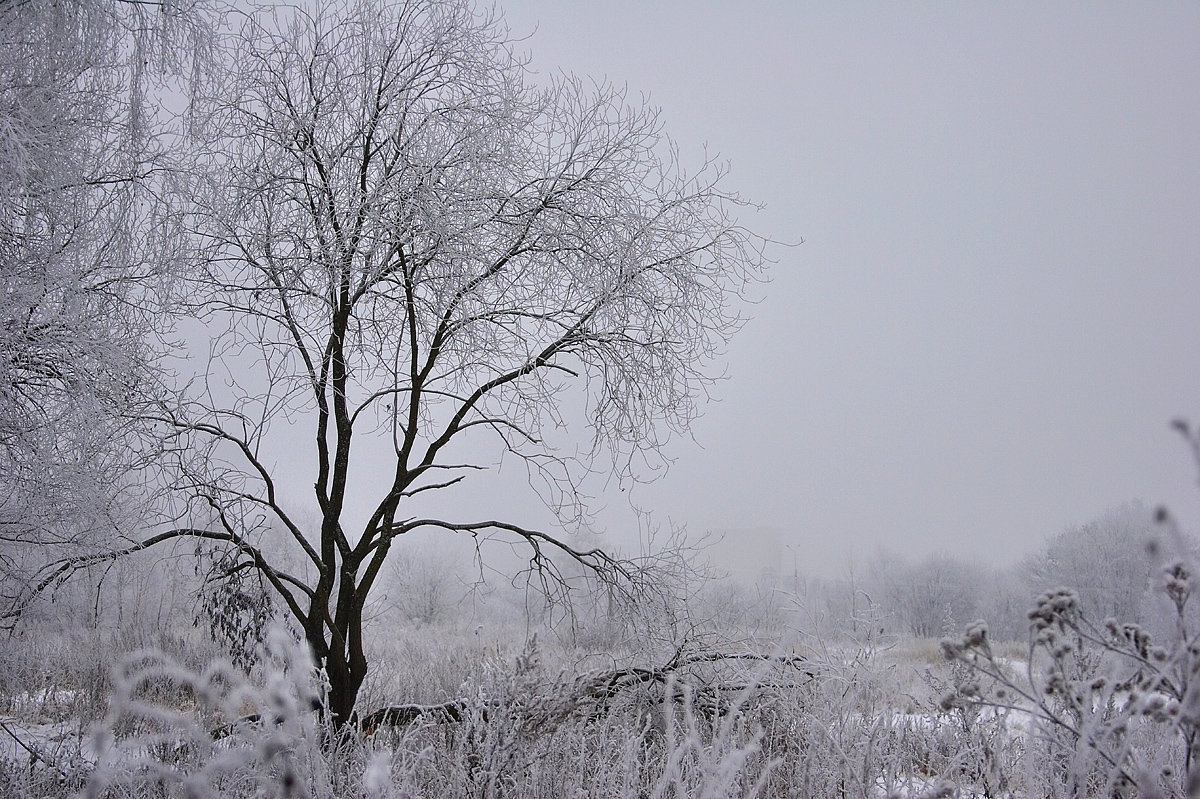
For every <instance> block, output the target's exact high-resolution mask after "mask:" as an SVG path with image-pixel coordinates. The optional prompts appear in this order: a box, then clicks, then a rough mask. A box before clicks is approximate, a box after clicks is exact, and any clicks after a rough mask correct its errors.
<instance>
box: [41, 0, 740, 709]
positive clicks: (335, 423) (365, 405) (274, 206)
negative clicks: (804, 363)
mask: <svg viewBox="0 0 1200 799" xmlns="http://www.w3.org/2000/svg"><path fill="white" fill-rule="evenodd" d="M513 48H514V45H513V44H512V43H511V42H510V41H509V39H508V34H507V30H506V29H505V27H504V26H503V24H502V23H501V22H500V21H499V20H498V19H497V18H495V17H493V16H491V15H490V14H489V13H487V12H483V11H480V10H477V9H476V8H475V6H474V5H473V4H471V3H468V2H464V1H460V0H448V1H445V2H408V3H400V4H392V3H383V2H370V1H366V2H358V3H353V4H345V5H342V4H339V5H336V6H332V7H330V8H329V9H327V10H323V11H320V12H312V13H310V12H308V11H305V10H303V9H299V10H296V9H292V10H278V9H277V10H268V11H264V12H259V13H252V14H250V15H249V16H247V17H245V18H244V22H243V24H241V26H240V28H239V29H238V30H237V31H235V32H234V33H233V34H232V35H231V36H230V38H228V39H227V40H226V41H224V42H223V45H222V47H221V54H222V59H223V63H222V65H221V70H220V73H219V76H218V79H217V80H215V81H214V83H213V85H212V91H211V92H210V93H209V95H208V96H207V99H206V102H205V103H202V104H201V105H202V106H203V113H204V116H203V121H202V124H200V125H198V126H197V128H196V130H197V133H198V138H197V140H196V141H197V145H196V147H197V152H196V155H195V159H194V162H193V167H192V169H191V172H190V174H189V175H188V179H187V180H185V181H181V182H180V185H179V186H178V187H177V195H176V196H178V197H180V198H182V199H183V200H184V201H185V202H186V212H185V213H182V214H180V215H179V216H177V217H175V218H173V221H172V225H173V226H174V227H173V228H172V229H174V230H179V231H182V232H183V233H184V234H185V235H186V237H187V240H188V241H189V245H190V250H189V251H188V257H189V258H190V265H189V268H188V269H187V270H186V281H185V283H184V284H183V290H182V291H181V296H180V302H179V313H180V314H181V315H185V316H188V317H191V318H192V319H195V320H198V321H199V322H201V323H202V324H203V325H204V332H205V335H207V336H208V339H209V344H210V346H211V349H210V352H211V353H212V354H213V357H212V358H211V359H209V360H208V361H207V362H206V363H201V365H200V366H199V371H198V373H197V374H196V376H195V379H194V381H193V382H192V383H190V384H189V385H187V386H183V387H181V391H180V397H179V399H178V401H175V402H163V403H161V404H159V405H157V406H156V407H155V408H152V409H151V410H150V411H148V412H147V413H148V415H151V416H153V417H154V418H155V419H156V420H157V421H158V422H159V423H160V424H161V426H162V429H163V430H164V431H165V432H164V435H165V436H166V440H167V441H168V443H169V445H170V448H171V450H172V452H173V454H174V456H175V460H174V463H173V467H172V469H171V470H170V471H169V474H170V475H171V485H170V487H171V489H172V490H174V491H175V492H176V495H177V496H179V497H181V498H182V500H183V501H185V502H186V507H185V508H183V509H182V510H181V511H180V516H179V518H180V519H181V520H182V521H183V524H179V525H178V526H172V527H169V528H167V529H163V530H161V531H160V532H158V533H156V534H154V535H152V536H150V537H148V538H146V539H145V540H143V541H142V542H140V543H139V544H138V545H137V548H144V547H147V546H151V545H154V544H156V543H159V542H164V541H169V540H178V539H181V538H184V537H197V538H200V539H205V540H208V541H215V542H219V543H224V544H225V545H227V546H229V547H231V548H232V549H233V550H234V551H235V552H236V553H237V554H238V555H239V557H238V559H237V561H236V562H235V563H234V564H233V565H232V566H231V567H230V568H231V570H256V571H258V572H259V573H261V574H262V575H263V577H264V578H265V579H266V580H267V581H268V582H269V583H270V584H271V586H272V587H273V588H274V590H275V591H276V592H277V594H278V596H279V597H280V600H281V602H282V604H283V606H284V607H285V608H286V609H287V611H288V612H289V613H290V614H291V616H292V618H293V619H294V620H295V622H296V623H297V624H298V626H299V627H301V628H302V629H303V631H304V635H305V637H306V638H307V641H308V643H309V645H310V646H311V648H312V650H313V652H314V654H315V656H316V658H317V659H318V661H319V662H320V663H321V665H322V666H323V667H324V668H325V670H326V672H327V674H328V677H329V681H330V696H329V708H328V709H329V711H330V713H331V715H332V718H333V720H334V722H335V723H337V724H341V723H345V722H346V721H347V720H349V719H350V718H351V714H352V712H353V710H354V706H355V702H356V697H357V694H358V690H359V687H360V686H361V685H362V682H363V679H364V677H365V675H366V673H367V668H368V664H367V661H366V656H365V654H364V651H363V637H362V627H363V611H364V606H365V604H366V602H367V598H368V595H369V594H370V592H371V589H372V587H373V586H374V585H375V583H376V581H377V579H378V577H379V575H380V571H381V569H382V567H383V565H384V563H385V561H386V560H387V557H388V553H389V550H390V548H391V546H392V542H393V541H395V539H396V538H397V537H398V536H402V535H404V534H406V533H408V532H410V531H413V530H417V529H422V528H424V529H427V530H436V531H442V532H443V533H445V534H447V535H453V534H466V535H470V536H474V537H476V538H477V539H478V538H480V537H486V536H495V535H500V536H508V537H509V538H511V539H512V540H513V541H514V543H516V544H519V545H522V546H524V547H525V548H526V551H527V553H528V556H529V570H530V573H531V575H533V577H534V579H536V580H538V581H539V583H538V584H539V586H540V587H541V588H543V589H544V590H546V591H550V592H554V591H556V590H560V589H561V588H562V587H563V581H562V579H563V572H560V571H559V570H558V567H557V566H556V565H555V562H554V559H553V558H552V555H557V556H562V557H564V558H566V559H567V560H568V561H574V562H575V563H576V564H579V565H582V566H583V567H585V568H586V570H588V571H589V572H590V573H592V574H593V575H595V576H597V577H599V578H600V579H601V580H603V581H607V582H609V583H620V582H621V581H623V580H625V579H626V578H628V577H629V576H630V574H629V572H628V570H627V567H626V565H625V564H623V563H621V562H619V561H617V560H615V559H614V558H612V557H610V556H609V555H608V554H606V553H605V552H603V551H601V550H598V549H594V548H586V547H585V548H575V547H573V546H571V545H570V544H569V543H568V540H567V539H566V538H565V537H564V536H563V535H561V534H552V533H548V532H545V531H543V530H539V529H530V528H528V527H525V526H521V525H519V524H516V523H513V522H511V521H506V520H497V519H489V518H485V519H471V518H466V519H460V518H431V517H426V516H421V515H419V514H413V512H412V511H410V510H409V508H410V507H414V501H415V500H414V498H415V497H417V496H418V495H420V494H423V493H425V492H431V491H439V492H445V491H451V490H469V484H470V483H471V481H472V480H475V479H477V478H478V477H479V474H478V473H479V472H480V471H481V470H486V469H487V468H488V467H490V465H491V464H492V463H493V462H494V458H495V455H496V454H497V453H499V452H504V453H507V455H508V456H509V457H515V458H518V459H521V460H522V461H523V462H524V463H525V464H526V465H527V466H528V467H529V470H530V476H531V483H532V484H533V485H535V486H537V487H538V488H540V494H541V497H542V499H543V500H544V501H545V502H546V504H547V505H548V506H549V507H550V508H551V509H552V510H554V511H555V512H557V513H558V514H559V518H560V520H561V522H562V523H563V525H564V526H569V525H572V524H577V523H579V522H580V520H581V519H582V518H583V513H584V511H583V507H584V503H583V502H582V500H583V497H582V495H581V493H580V491H579V486H580V482H579V481H580V480H581V479H582V478H583V477H584V476H585V475H586V474H587V473H588V472H589V471H591V470H594V469H596V468H605V469H611V470H612V471H613V472H614V473H615V474H616V475H617V477H618V478H619V479H635V478H636V477H637V476H638V475H639V474H640V473H641V465H642V464H644V463H645V461H646V460H647V459H653V458H654V456H655V454H656V453H657V452H658V450H659V448H660V447H661V446H662V444H663V443H664V442H665V441H666V440H667V439H668V437H669V436H670V435H671V434H672V433H673V432H678V431H681V430H684V429H686V428H687V426H688V424H689V422H690V421H691V419H692V418H693V417H694V416H695V414H696V412H697V400H698V398H699V397H701V396H703V392H704V390H705V388H706V387H707V386H708V385H709V383H710V382H711V380H712V379H713V373H712V370H711V365H710V364H711V361H710V359H711V357H712V356H713V355H714V354H715V353H716V352H717V351H718V350H719V348H720V347H721V346H722V345H723V344H724V342H725V341H726V339H727V337H728V336H729V335H730V334H731V333H732V331H733V330H734V329H735V328H736V327H737V324H738V317H737V314H736V310H735V309H733V308H732V307H731V302H732V301H733V300H734V299H736V298H737V297H738V296H739V295H740V294H741V293H742V292H743V291H744V289H745V287H746V286H747V285H748V283H749V282H751V281H753V280H755V279H756V278H757V277H758V275H759V273H760V270H761V268H762V264H763V259H762V254H761V244H762V242H761V241H760V240H758V239H756V238H755V237H753V236H752V235H750V234H749V233H748V232H747V231H746V230H744V229H743V228H742V227H740V226H739V225H738V224H737V223H736V221H734V219H733V218H732V217H731V213H732V210H733V209H734V208H735V207H736V206H738V205H739V200H738V198H737V197H736V196H734V195H732V194H730V193H728V192H727V191H725V190H724V189H723V188H722V186H721V183H720V179H721V170H720V169H719V168H716V167H714V166H713V165H712V164H705V165H703V166H702V167H701V168H700V170H699V171H698V172H696V173H694V174H688V173H686V172H685V171H684V170H683V168H682V167H681V166H680V165H679V164H678V163H677V161H676V152H675V149H674V147H673V145H672V144H671V142H670V141H669V140H668V139H667V138H666V137H665V136H664V135H663V133H662V130H661V126H660V122H659V119H658V115H657V113H656V111H655V110H654V109H652V108H649V107H646V106H644V105H641V104H636V103H631V102H630V101H629V100H628V99H627V97H626V96H625V94H624V92H622V91H620V90H617V89H614V88H612V87H608V86H603V85H601V86H595V85H589V84H586V83H585V82H583V81H580V80H577V79H574V78H570V77H557V78H554V79H552V80H549V81H548V82H547V84H546V85H543V86H538V85H535V84H533V83H532V82H531V76H530V75H529V73H528V72H527V70H526V68H525V65H524V63H523V62H522V60H521V59H520V58H519V57H518V56H517V55H516V54H515V53H514V49H513ZM572 392H573V393H572ZM572 397H573V398H574V399H569V398H572ZM579 406H583V416H582V418H583V419H584V420H585V421H584V423H585V424H586V425H587V426H588V427H589V428H590V436H589V437H588V440H587V441H586V442H585V443H583V444H582V445H578V444H575V445H572V446H571V448H570V449H569V450H567V449H561V450H560V449H557V448H556V447H555V444H554V442H553V441H552V436H551V434H552V433H554V432H555V431H557V430H559V429H560V428H562V427H564V426H566V425H567V424H568V422H569V421H570V420H571V419H574V418H576V417H575V416H574V414H576V413H577V412H578V407H579ZM568 407H570V408H571V409H572V410H571V411H570V413H568V411H567V410H566V408H568ZM467 439H471V440H472V441H473V442H474V444H473V445H472V446H471V447H464V446H463V442H464V441H465V440H467ZM296 440H303V441H306V442H308V450H307V457H308V458H309V461H308V463H307V465H306V468H302V467H300V466H298V465H297V464H296V463H295V461H296V456H295V449H294V445H292V444H291V442H294V441H296ZM489 441H490V442H491V446H492V449H490V450H487V449H481V447H486V446H487V442H489ZM281 446H282V447H283V449H280V447H281ZM289 446H290V447H292V448H290V449H289V448H288V447H289ZM481 452H483V453H485V454H480V453H481ZM298 474H299V475H302V477H301V478H298V477H297V475H298ZM381 477H382V478H383V479H380V478H381ZM301 479H302V480H303V484H305V485H307V486H312V489H313V495H312V500H315V502H314V503H313V504H315V506H316V509H317V513H316V520H315V522H313V523H306V522H305V521H304V519H305V513H306V512H307V510H306V508H305V506H304V504H303V503H299V502H296V501H295V495H296V493H298V492H295V491H293V492H290V493H286V494H285V489H287V488H288V487H289V486H287V485H286V484H285V482H284V481H288V480H291V481H295V482H299V481H300V480H301ZM368 490H372V491H375V493H374V495H373V496H369V497H368V498H367V499H366V500H365V502H366V511H365V512H364V513H362V514H361V517H362V518H361V520H360V519H359V516H357V515H356V514H355V513H354V512H353V511H354V510H355V509H356V508H351V504H352V503H353V502H354V500H353V498H352V493H353V492H354V491H362V492H364V493H365V492H366V491H368ZM310 502H311V500H310ZM357 502H358V504H359V505H362V504H363V503H364V500H362V499H361V498H360V499H358V500H357ZM352 522H353V526H352ZM268 530H275V531H279V532H280V534H281V536H282V539H283V540H282V542H278V541H277V542H275V543H274V544H273V545H271V546H267V545H265V544H264V539H263V535H264V534H265V533H266V532H267V531H268ZM80 565H86V562H85V561H79V560H76V561H74V562H64V563H60V564H58V565H56V566H55V567H53V568H56V569H66V570H69V569H72V568H76V567H78V566H80Z"/></svg>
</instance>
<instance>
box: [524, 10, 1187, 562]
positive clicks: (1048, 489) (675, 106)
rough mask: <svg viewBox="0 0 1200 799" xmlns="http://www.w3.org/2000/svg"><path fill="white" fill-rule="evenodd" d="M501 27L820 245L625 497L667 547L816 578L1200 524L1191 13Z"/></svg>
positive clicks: (607, 21)
mask: <svg viewBox="0 0 1200 799" xmlns="http://www.w3.org/2000/svg"><path fill="white" fill-rule="evenodd" d="M503 8H504V9H505V16H506V19H507V20H508V22H509V25H510V27H511V28H512V30H513V32H514V34H516V35H524V34H527V33H531V32H533V31H534V30H535V28H536V33H535V34H534V35H533V36H532V38H531V39H529V40H528V42H526V43H525V44H524V47H525V48H527V49H528V51H529V52H530V53H531V54H532V57H533V62H532V63H533V67H534V68H535V69H537V70H538V71H540V72H542V73H546V72H549V71H552V70H555V69H559V68H561V69H564V70H566V71H570V72H575V73H577V74H581V75H588V76H592V77H594V78H597V79H607V80H608V81H611V82H614V83H617V84H627V85H628V87H629V89H630V90H631V91H632V92H634V93H637V92H642V93H645V94H647V95H649V97H650V99H651V101H652V102H653V103H654V104H656V105H658V106H661V108H662V109H663V112H664V118H665V125H666V129H667V131H668V132H669V133H670V134H671V135H672V136H673V137H674V138H676V139H677V140H678V142H679V144H680V146H681V148H682V151H683V155H684V158H685V161H689V160H690V161H691V162H692V163H695V162H696V161H697V160H698V159H699V157H700V154H701V147H702V145H704V144H706V143H707V146H708V147H709V148H710V149H711V150H713V151H717V152H719V153H720V154H721V156H722V157H724V158H727V159H728V160H729V161H730V162H731V164H732V175H731V178H730V183H729V186H730V187H732V188H736V189H737V190H739V191H740V192H742V193H743V194H744V195H746V196H747V197H748V198H751V199H753V200H755V201H758V202H762V203H765V204H766V206H767V208H766V210H765V211H763V212H761V213H757V214H746V215H745V217H744V221H745V223H746V224H747V225H748V226H750V227H752V228H753V229H754V230H756V231H757V232H759V233H761V234H763V235H767V236H770V237H773V238H776V239H781V240H787V241H797V240H799V239H800V238H801V237H803V239H804V240H805V243H804V244H803V245H802V246H800V247H798V248H795V249H778V250H776V255H777V257H778V261H779V262H778V264H777V265H776V266H775V267H774V269H773V282H772V283H771V284H770V285H768V286H766V287H764V288H763V291H762V293H763V301H762V302H761V304H759V305H758V306H757V307H755V308H753V309H751V314H752V316H753V319H752V320H751V321H750V322H749V323H748V324H747V325H746V327H745V329H744V330H743V331H742V332H741V334H740V335H739V336H738V337H737V338H736V339H735V340H734V342H733V343H732V346H731V347H730V350H729V355H728V374H729V380H728V381H727V382H725V383H723V384H721V385H720V386H719V387H718V389H717V395H718V396H719V397H720V399H721V402H720V403H719V404H713V405H710V406H709V407H708V408H707V410H706V412H705V416H704V417H703V418H702V419H701V420H700V421H699V422H698V423H697V424H696V426H695V429H694V430H695V436H696V439H697V441H698V442H699V445H697V444H693V443H692V442H689V441H681V442H678V444H677V445H676V446H674V447H673V448H672V450H671V453H672V454H673V455H674V457H676V458H677V462H676V463H675V465H674V467H673V468H672V470H671V472H670V473H669V475H668V476H667V477H666V478H664V479H662V480H660V481H658V482H657V483H655V484H653V485H651V486H649V487H645V488H639V489H637V491H636V494H635V499H636V501H637V502H638V503H639V504H640V505H642V506H643V507H645V508H647V509H648V510H651V511H652V512H653V513H654V515H655V517H656V518H657V519H659V521H661V522H663V523H665V522H667V521H668V520H670V521H671V522H673V523H675V524H686V525H687V526H688V529H689V530H690V531H691V532H693V533H699V532H702V531H704V530H707V529H727V530H757V531H760V532H758V533H754V534H747V537H746V539H745V540H748V541H749V540H763V539H769V538H771V537H772V535H773V536H774V537H775V539H776V541H777V542H778V543H777V546H776V551H777V552H779V551H780V547H782V546H791V547H792V548H793V549H792V551H795V552H798V553H799V558H798V559H799V565H800V568H801V569H804V568H808V569H809V570H810V571H815V570H818V569H830V568H836V567H837V566H838V565H839V564H841V563H842V562H843V561H844V559H845V557H846V556H847V555H848V554H849V553H850V552H855V553H857V554H858V555H869V554H871V553H872V552H873V551H874V550H875V549H876V548H878V547H887V548H890V549H893V550H898V551H901V552H904V553H906V554H909V555H912V556H915V557H919V556H921V555H923V554H925V553H928V552H932V551H937V550H942V551H948V552H950V553H952V554H957V555H965V556H978V557H981V558H988V559H1000V560H1003V561H1011V560H1012V559H1014V558H1015V557H1016V556H1018V555H1020V554H1022V553H1024V552H1026V551H1029V550H1031V549H1033V548H1035V547H1036V546H1037V545H1038V544H1039V543H1040V542H1041V541H1042V540H1043V539H1044V538H1045V537H1046V536H1048V535H1052V534H1054V533H1056V532H1058V531H1060V530H1062V529H1063V527H1064V526H1066V525H1070V524H1078V523H1082V522H1086V521H1088V520H1089V519H1091V518H1093V517H1095V516H1097V515H1099V514H1100V513H1102V512H1103V511H1104V510H1105V509H1106V508H1107V507H1109V506H1111V505H1114V504H1118V503H1120V502H1123V501H1125V500H1128V499H1132V498H1140V499H1143V500H1144V501H1146V502H1147V503H1150V504H1157V503H1160V502H1165V503H1167V504H1169V505H1170V506H1171V507H1172V508H1173V509H1174V510H1175V511H1176V513H1177V514H1178V515H1179V516H1180V517H1181V518H1182V519H1183V520H1184V521H1185V523H1186V524H1187V525H1188V526H1189V527H1190V528H1192V529H1195V528H1196V527H1197V521H1198V520H1200V490H1197V488H1196V470H1195V468H1194V465H1193V464H1192V463H1191V462H1190V461H1189V458H1188V454H1187V452H1186V450H1185V448H1184V446H1183V445H1182V443H1181V441H1180V440H1179V439H1178V436H1176V435H1175V434H1173V433H1172V432H1171V431H1170V430H1169V429H1168V423H1169V421H1170V420H1171V419H1172V418H1174V417H1176V416H1185V417H1191V418H1193V419H1195V420H1197V421H1200V368H1198V367H1200V362H1198V361H1200V4H1196V3H1173V4H1105V3H1091V2H1089V3H1072V4H1062V3H1054V4H1050V3H1040V2H1039V3H1028V4H1011V3H1005V4H986V5H984V4H968V3H956V4H945V3H937V4H932V3H931V4H920V3H905V4H887V5H885V4H875V3H871V4H852V3H813V4H804V3H742V2H729V3H705V2H675V3H668V2H654V3H649V2H622V1H620V0H596V1H595V2H590V1H588V2H584V1H581V0H574V1H573V2H571V3H561V2H551V1H550V0H509V1H508V2H505V3H504V4H503ZM761 531H768V532H766V533H763V532H761ZM770 531H774V532H773V533H771V532H770ZM782 556H783V557H786V558H787V559H788V565H789V566H790V565H791V563H790V561H791V554H789V553H788V552H784V553H783V555H782Z"/></svg>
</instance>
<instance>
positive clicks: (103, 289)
mask: <svg viewBox="0 0 1200 799" xmlns="http://www.w3.org/2000/svg"><path fill="white" fill-rule="evenodd" d="M206 32H207V26H206V24H205V18H204V16H203V15H202V14H201V13H200V11H198V10H197V9H195V8H190V7H189V8H179V7H176V6H175V5H173V4H169V3H162V4H157V3H153V4H152V3H122V2H115V1H108V2H105V1H104V0H95V1H94V2H89V1H88V0H77V1H76V2H56V3H25V2H13V3H3V4H0V543H2V548H0V570H2V572H3V574H4V576H5V577H6V578H7V579H5V580H4V582H3V586H4V589H3V593H4V599H5V600H6V603H5V606H4V607H3V608H0V612H2V613H3V615H4V617H6V618H12V614H13V613H15V612H16V611H19V610H20V608H21V607H22V606H23V604H24V602H25V601H26V600H27V599H28V598H29V596H30V592H29V590H28V589H29V585H28V584H27V583H26V582H25V581H24V579H23V578H24V577H25V576H27V575H28V569H27V568H26V561H30V562H31V563H34V564H36V563H37V562H39V561H41V560H42V559H44V557H45V556H46V554H47V553H48V552H51V553H53V552H58V553H60V554H61V553H62V552H68V551H74V552H77V551H78V550H79V548H80V547H87V546H91V545H93V544H95V543H96V540H97V536H100V537H106V536H108V535H110V534H112V533H113V532H114V523H113V511H114V508H113V501H114V499H115V497H116V495H117V493H118V491H117V488H118V487H119V486H121V485H122V484H123V483H126V481H125V477H126V475H127V474H128V471H129V469H130V468H131V467H133V466H134V465H136V462H135V460H134V459H132V458H131V457H130V455H131V453H132V452H133V449H132V448H131V447H130V446H129V439H128V435H129V433H130V417H129V415H128V414H127V411H128V409H129V401H130V399H131V397H132V396H134V395H135V394H137V393H138V392H139V391H140V390H141V388H142V387H143V386H144V385H145V384H147V383H148V382H152V381H153V379H154V370H153V368H152V363H153V358H152V357H151V355H150V348H149V346H148V345H149V341H148V339H147V337H146V334H147V332H148V331H149V330H152V329H154V327H155V317H154V315H153V314H151V313H148V308H147V306H146V302H145V300H146V298H147V297H148V296H149V295H150V294H151V293H152V292H153V291H154V290H155V289H156V288H157V283H158V279H159V276H158V275H157V274H156V273H157V272H158V268H157V266H155V265H153V263H152V261H151V257H150V256H151V252H152V248H151V247H149V246H148V245H149V243H150V242H151V241H152V240H153V239H154V236H153V235H151V233H152V231H153V229H154V222H153V213H152V212H153V207H154V203H153V202H152V200H153V197H154V195H153V192H152V188H153V185H152V184H153V183H154V176H155V175H156V174H158V173H161V171H162V170H163V169H164V168H165V166H166V164H165V157H166V155H167V148H166V145H165V143H164V142H163V141H161V136H160V134H161V133H162V129H161V127H160V125H159V122H160V121H161V117H160V116H156V115H155V114H154V113H152V112H151V110H150V108H149V106H150V102H149V99H150V97H151V96H152V94H153V91H154V89H155V87H157V86H160V85H162V79H163V78H164V77H166V76H178V75H180V74H181V72H182V71H183V69H184V67H185V65H189V66H191V65H196V64H199V63H201V61H203V51H204V41H205V37H206ZM126 484H127V483H126Z"/></svg>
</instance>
